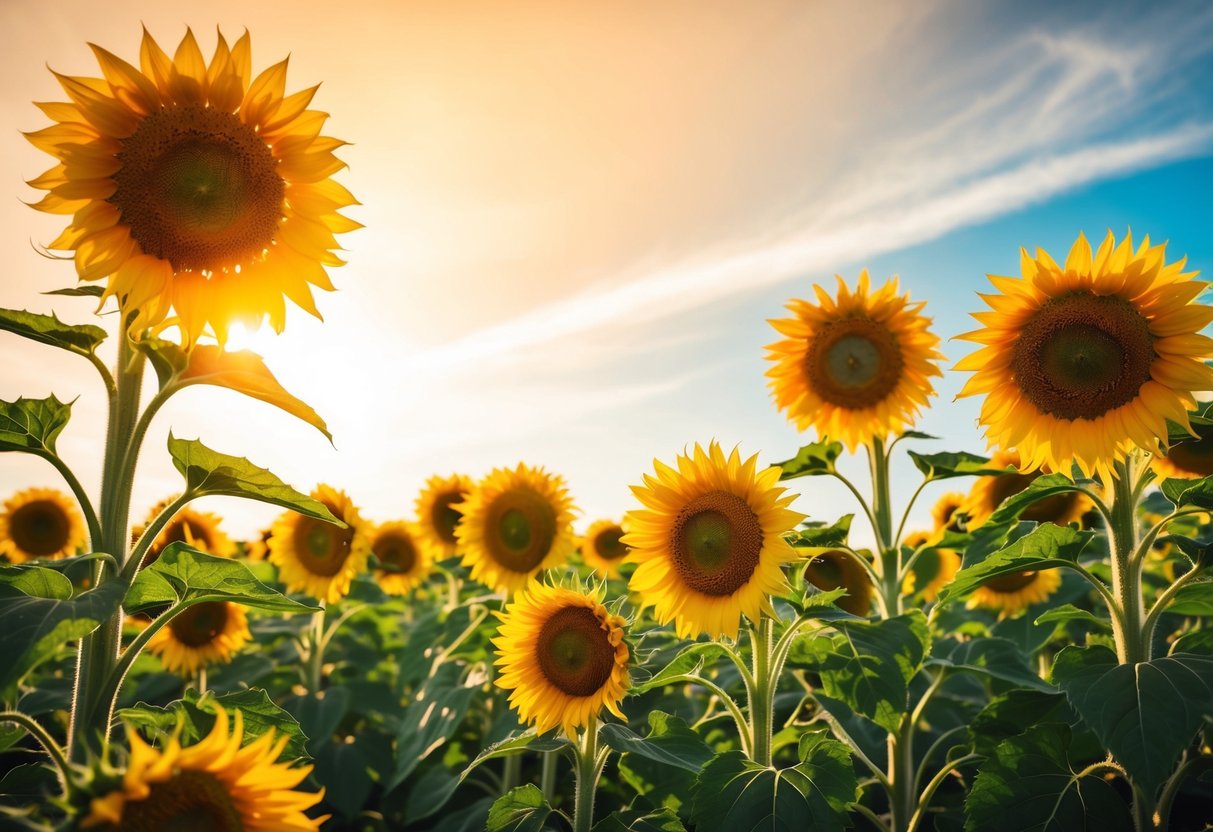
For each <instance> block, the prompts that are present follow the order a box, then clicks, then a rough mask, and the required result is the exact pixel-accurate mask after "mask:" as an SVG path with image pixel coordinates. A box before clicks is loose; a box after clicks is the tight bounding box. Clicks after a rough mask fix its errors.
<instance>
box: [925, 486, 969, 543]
mask: <svg viewBox="0 0 1213 832" xmlns="http://www.w3.org/2000/svg"><path fill="white" fill-rule="evenodd" d="M966 499H967V495H965V494H963V493H961V492H959V491H949V492H948V493H947V494H944V495H943V496H942V497H940V498H939V499H938V500H936V501H935V505H934V506H932V507H931V519H932V520H933V521H934V522H935V532H936V533H940V532H961V531H964V524H963V523H962V522H961V521H962V520H963V517H964V511H963V508H964V504H965V501H966Z"/></svg>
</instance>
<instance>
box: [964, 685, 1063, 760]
mask: <svg viewBox="0 0 1213 832" xmlns="http://www.w3.org/2000/svg"><path fill="white" fill-rule="evenodd" d="M1071 718H1072V711H1071V710H1070V706H1069V704H1068V703H1067V702H1066V697H1065V694H1063V693H1061V692H1060V691H1055V692H1053V693H1048V692H1045V691H1043V690H1026V689H1023V688H1016V689H1014V690H1009V691H1007V692H1006V693H1004V694H1003V695H1002V696H999V697H996V698H995V699H992V700H991V701H990V703H989V704H988V705H986V706H985V707H984V708H982V710H981V712H980V713H978V714H977V716H975V717H973V719H972V721H971V722H970V723H969V739H970V740H972V742H973V748H974V750H975V751H976V752H977V753H978V754H982V755H985V756H987V757H988V756H993V755H994V750H995V748H996V747H997V746H998V744H999V743H1000V742H1002V741H1003V740H1005V739H1009V738H1011V737H1017V736H1019V735H1020V734H1022V733H1023V732H1024V731H1026V730H1028V729H1029V728H1031V727H1032V726H1033V725H1036V724H1038V723H1041V722H1069V721H1071Z"/></svg>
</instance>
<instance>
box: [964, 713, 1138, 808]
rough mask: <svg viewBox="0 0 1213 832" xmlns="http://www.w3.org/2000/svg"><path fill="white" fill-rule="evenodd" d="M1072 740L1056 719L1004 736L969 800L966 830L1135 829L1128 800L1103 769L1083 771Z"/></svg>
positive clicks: (978, 775)
mask: <svg viewBox="0 0 1213 832" xmlns="http://www.w3.org/2000/svg"><path fill="white" fill-rule="evenodd" d="M1069 746H1070V729H1069V727H1068V726H1065V725H1058V724H1055V723H1044V724H1041V725H1036V726H1033V727H1032V728H1029V729H1028V730H1027V731H1026V732H1025V733H1023V734H1021V735H1020V736H1015V737H1010V738H1009V739H1006V740H1003V741H1002V742H1000V743H999V744H998V746H997V748H995V750H994V756H993V757H992V758H991V759H989V760H987V761H986V763H985V764H984V765H983V766H982V768H981V770H980V771H979V772H978V774H977V778H976V779H975V780H974V781H973V788H972V790H970V792H969V796H968V799H967V800H965V831H966V832H989V830H993V829H1007V830H1010V829H1014V830H1017V832H1131V830H1132V829H1133V823H1132V821H1131V820H1130V818H1129V810H1128V807H1127V806H1126V805H1125V802H1124V801H1123V800H1121V799H1120V797H1119V796H1118V795H1117V794H1116V791H1115V790H1114V789H1113V788H1112V786H1111V785H1110V784H1109V783H1107V782H1106V781H1104V780H1103V779H1102V777H1100V776H1099V775H1091V776H1087V777H1079V776H1078V774H1076V773H1075V770H1074V767H1073V766H1071V764H1070V761H1069V759H1068V757H1067V751H1068V749H1069Z"/></svg>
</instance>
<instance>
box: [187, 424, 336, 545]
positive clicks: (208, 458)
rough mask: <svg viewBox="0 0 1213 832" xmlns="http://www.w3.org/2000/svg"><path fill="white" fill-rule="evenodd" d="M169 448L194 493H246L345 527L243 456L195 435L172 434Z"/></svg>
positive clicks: (241, 495) (313, 501) (315, 502)
mask: <svg viewBox="0 0 1213 832" xmlns="http://www.w3.org/2000/svg"><path fill="white" fill-rule="evenodd" d="M168 452H169V454H170V455H171V456H172V458H173V465H175V466H177V470H178V471H180V472H181V475H182V476H183V477H185V486H186V490H187V491H188V492H189V493H191V494H193V495H194V496H195V497H201V496H203V495H205V494H217V495H223V496H227V497H247V498H248V499H250V500H259V501H261V502H263V503H271V504H273V505H276V506H281V507H282V508H289V509H291V510H292V511H297V512H299V513H300V514H306V515H307V516H308V517H315V518H316V519H317V520H324V521H326V522H328V523H335V524H336V525H338V526H341V527H342V528H344V527H345V523H343V522H342V521H341V520H338V519H337V518H336V517H334V516H333V514H332V512H330V511H329V510H328V509H327V508H325V506H324V504H323V503H321V502H319V501H317V500H313V499H312V498H311V497H309V496H307V495H306V494H301V493H300V492H298V491H296V490H295V489H293V488H291V487H290V486H289V485H287V484H286V483H284V482H283V481H282V480H280V479H278V478H277V477H276V476H274V475H273V474H271V473H270V472H269V471H267V470H265V469H264V468H259V467H257V466H256V465H254V464H253V463H251V462H249V461H248V460H247V459H245V458H244V457H238V456H229V455H228V454H222V453H219V452H218V451H212V450H211V449H210V448H208V447H206V446H205V445H203V444H202V443H201V442H199V441H198V440H196V439H177V438H175V437H173V436H172V434H170V435H169V438H168Z"/></svg>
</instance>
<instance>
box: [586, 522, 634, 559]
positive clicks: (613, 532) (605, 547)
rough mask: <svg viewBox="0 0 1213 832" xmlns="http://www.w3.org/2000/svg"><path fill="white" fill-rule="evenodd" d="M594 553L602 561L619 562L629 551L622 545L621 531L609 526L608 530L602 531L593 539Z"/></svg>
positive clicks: (617, 527)
mask: <svg viewBox="0 0 1213 832" xmlns="http://www.w3.org/2000/svg"><path fill="white" fill-rule="evenodd" d="M594 551H595V552H596V553H597V554H598V557H600V558H602V559H603V560H619V559H620V558H622V557H626V556H627V553H628V552H630V551H631V549H630V548H628V547H627V546H625V545H624V543H623V529H621V528H620V527H619V526H611V527H610V528H609V529H603V530H602V531H601V532H599V533H598V536H597V537H595V538H594Z"/></svg>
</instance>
